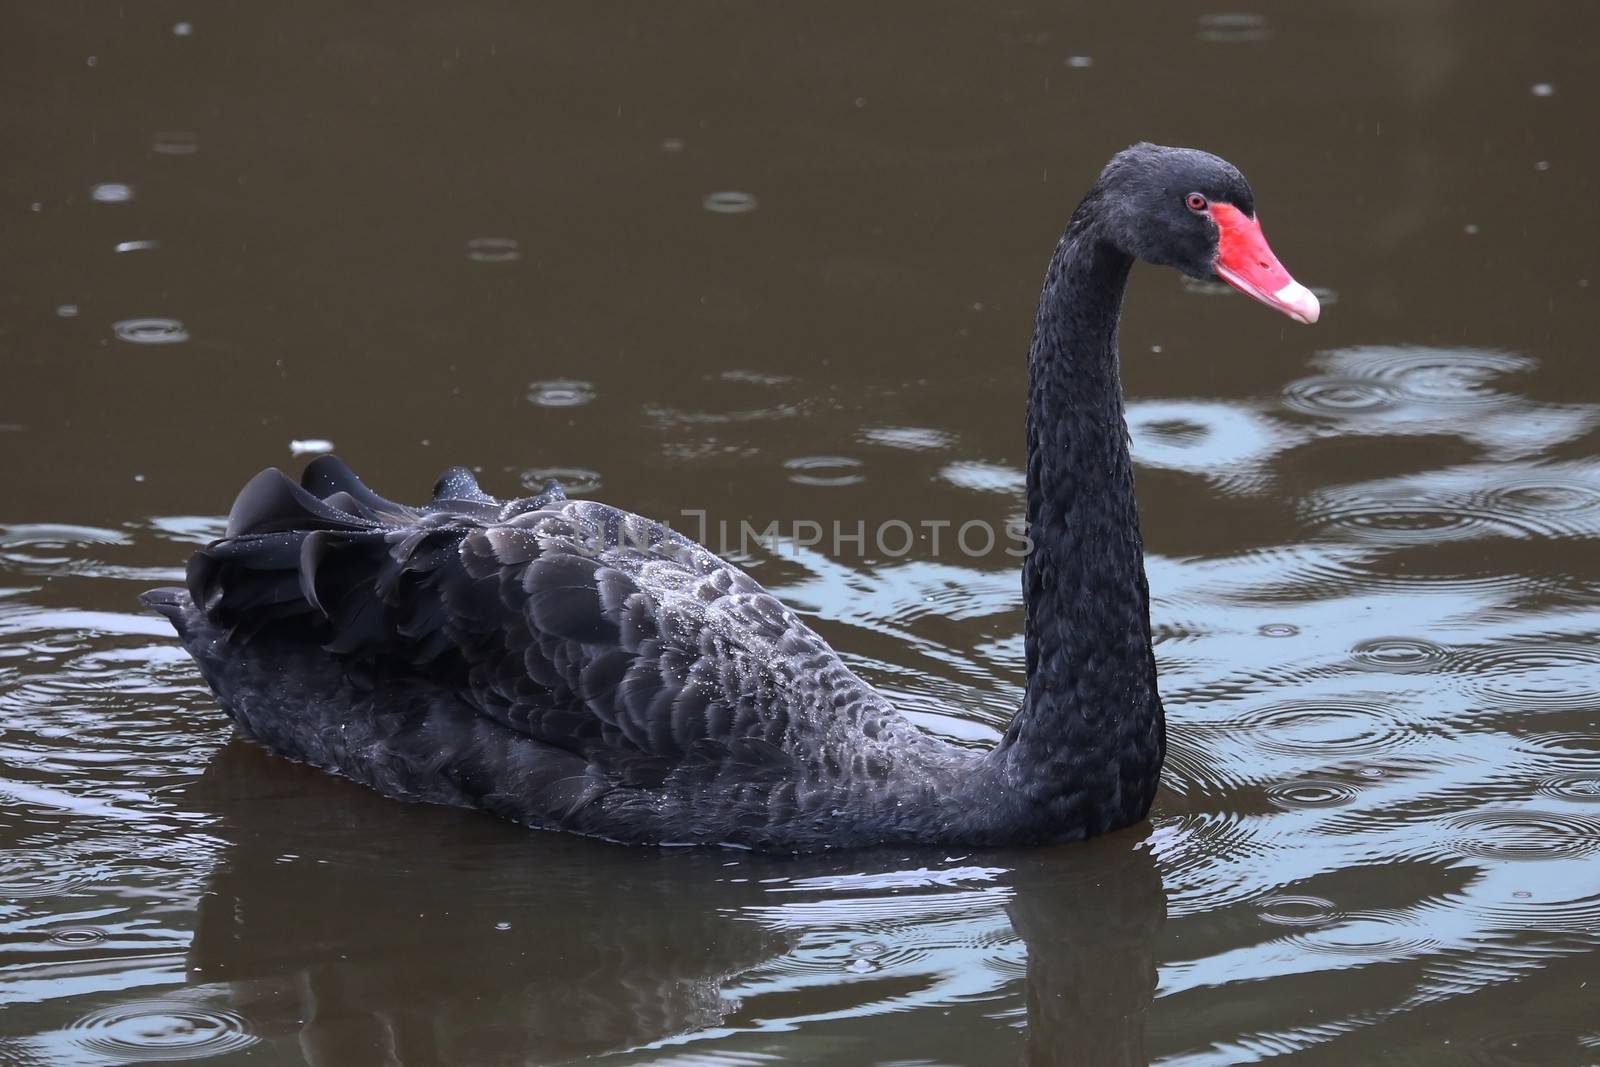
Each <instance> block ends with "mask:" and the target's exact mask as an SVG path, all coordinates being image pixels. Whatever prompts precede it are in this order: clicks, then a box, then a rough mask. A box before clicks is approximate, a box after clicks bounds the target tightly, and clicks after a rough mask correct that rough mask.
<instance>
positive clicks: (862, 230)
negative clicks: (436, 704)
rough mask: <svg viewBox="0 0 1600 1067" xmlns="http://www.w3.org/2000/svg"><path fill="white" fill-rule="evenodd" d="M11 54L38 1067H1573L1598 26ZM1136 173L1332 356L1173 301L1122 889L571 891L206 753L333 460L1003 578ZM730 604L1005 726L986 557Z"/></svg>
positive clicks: (805, 568) (1189, 294) (1239, 306)
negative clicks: (190, 629) (1162, 740)
mask: <svg viewBox="0 0 1600 1067" xmlns="http://www.w3.org/2000/svg"><path fill="white" fill-rule="evenodd" d="M3 22H4V24H5V30H4V32H3V33H0V69H3V70H4V71H5V75H4V80H5V85H6V89H5V96H4V103H3V105H0V143H3V145H4V153H3V157H0V218H3V222H0V231H3V242H0V246H3V249H4V264H5V265H4V268H3V269H4V280H5V284H4V286H3V287H0V289H3V291H0V309H3V310H0V361H3V363H0V366H3V369H4V380H5V389H4V397H3V399H0V454H3V455H4V463H3V468H0V520H3V522H4V526H3V527H0V630H3V632H4V635H5V637H4V643H3V644H0V844H3V847H4V851H3V852H0V964H4V968H3V970H0V1004H4V1005H5V1006H4V1008H3V1009H0V1061H3V1062H6V1063H18V1064H66V1063H107V1064H109V1063H127V1062H136V1061H158V1062H166V1061H174V1060H186V1059H190V1058H199V1057H206V1056H213V1057H217V1058H220V1059H224V1060H226V1059H229V1058H239V1059H249V1060H251V1061H252V1062H261V1063H299V1062H310V1063H315V1064H329V1065H344V1064H366V1063H374V1064H376V1063H404V1064H408V1065H410V1064H428V1063H448V1064H488V1063H546V1062H561V1061H564V1060H568V1059H578V1058H582V1057H585V1056H592V1055H597V1054H609V1055H611V1056H613V1057H614V1058H616V1059H619V1060H621V1061H623V1062H629V1063H644V1062H651V1063H726V1064H751V1063H756V1062H760V1061H765V1060H773V1059H776V1060H783V1061H787V1062H806V1063H839V1064H854V1063H862V1064H865V1063H900V1064H910V1063H950V1064H989V1063H1004V1062H1015V1061H1018V1060H1025V1061H1028V1062H1035V1063H1058V1062H1059V1063H1086V1064H1121V1063H1145V1062H1147V1061H1149V1062H1161V1063H1168V1064H1185V1065H1188V1064H1216V1063H1230V1062H1238V1061H1248V1060H1256V1059H1266V1058H1277V1057H1284V1056H1297V1057H1299V1058H1300V1059H1301V1060H1304V1061H1306V1062H1312V1063H1328V1064H1351V1063H1376V1062H1383V1063H1465V1062H1485V1063H1537V1064H1572V1063H1600V954H1597V952H1596V948H1597V943H1600V645H1597V644H1596V640H1595V639H1596V635H1597V634H1600V567H1597V563H1600V554H1597V552H1596V546H1597V545H1600V540H1597V539H1600V372H1597V371H1596V369H1595V361H1596V355H1597V353H1596V351H1595V337H1596V336H1597V331H1600V312H1597V304H1596V296H1597V292H1600V264H1597V263H1596V260H1595V248H1596V238H1597V235H1600V196H1597V195H1596V194H1597V192H1600V186H1597V183H1596V174H1597V170H1596V167H1597V163H1600V142H1597V141H1596V139H1595V137H1594V133H1593V121H1594V115H1595V106H1594V105H1595V101H1596V100H1597V99H1600V60H1597V58H1596V57H1597V56H1600V47H1597V46H1600V40H1597V37H1600V33H1597V31H1600V9H1596V8H1595V7H1594V6H1593V5H1587V4H1580V3H1560V2H1551V3H1540V4H1531V5H1530V4H1524V5H1515V6H1507V5H1489V4H1451V3H1445V2H1437V0H1436V2H1419V3H1407V4H1396V3H1385V2H1381V0H1371V2H1369V3H1364V4H1319V5H1315V6H1312V5H1302V4H1288V3H1274V4H1267V5H1257V6H1254V7H1251V8H1249V9H1248V10H1243V11H1241V10H1217V9H1211V8H1208V7H1206V6H1204V5H1189V6H1183V5H1172V4H1169V3H1157V2H1143V3H1130V4H1115V5H1103V6H1093V7H1084V6H1080V5H1071V6H1061V5H1055V6H1051V5H1046V4H1034V3H1013V4H1009V5H1001V6H991V7H985V6H983V5H967V6H957V5H943V4H939V5H929V4H911V3H901V2H894V3H888V4H877V5H868V6H862V5H844V4H836V5H825V6H821V7H818V6H816V5H810V6H808V7H806V8H805V9H804V10H802V9H799V8H785V7H781V6H776V7H775V6H766V7H757V6H747V5H731V4H693V5H682V4H678V5H660V4H657V5H617V4H609V3H606V4H582V5H580V4H564V5H532V4H516V3H509V2H499V3H496V2H488V3H470V4H452V5H425V4H403V5H389V6H387V7H374V6H372V5H354V4H338V3H323V4H296V5H290V6H285V5H281V4H280V5H244V4H237V3H232V4H194V3H188V2H151V3H126V4H122V5H117V4H111V3H103V4H78V3H43V2H34V3H13V4H9V5H6V10H5V13H4V16H3ZM1138 138H1149V139H1152V140H1159V141H1166V142H1169V143H1189V144H1195V145H1199V146H1202V147H1206V148H1210V149H1212V150H1215V151H1218V152H1220V153H1222V154H1224V155H1226V156H1228V157H1229V158H1231V159H1233V160H1234V161H1236V162H1238V163H1239V164H1240V165H1241V166H1243V167H1244V169H1245V170H1246V172H1247V173H1248V174H1249V175H1250V176H1251V178H1252V180H1253V181H1254V183H1255V185H1256V189H1257V194H1258V200H1259V203H1260V204H1261V206H1262V213H1263V216H1264V217H1265V219H1266V223H1267V231H1268V233H1269V235H1270V236H1271V238H1272V241H1273V243H1274V246H1275V247H1276V249H1277V250H1278V252H1279V253H1280V254H1281V255H1282V257H1283V259H1284V261H1285V262H1286V263H1287V264H1288V265H1289V267H1290V268H1291V269H1292V270H1294V271H1295V273H1296V274H1297V275H1298V276H1299V277H1300V278H1301V279H1302V280H1303V281H1305V282H1307V283H1308V284H1311V285H1313V286H1317V287H1321V288H1319V292H1320V293H1321V294H1322V295H1323V296H1324V298H1325V304H1326V305H1328V306H1327V310H1326V312H1325V315H1324V320H1323V323H1322V324H1321V325H1319V326H1318V327H1316V328H1315V329H1304V328H1301V327H1297V326H1295V325H1293V324H1291V323H1288V322H1287V321H1286V320H1284V319H1282V318H1281V317H1279V316H1276V315H1273V314H1272V313H1270V312H1268V311H1266V310H1264V309H1262V308H1259V307H1256V306H1254V305H1251V304H1249V303H1247V302H1246V301H1244V300H1242V299H1240V298H1238V297H1236V296H1221V295H1217V294H1213V293H1212V292H1210V291H1207V290H1203V289H1195V288H1192V287H1186V286H1185V285H1184V284H1182V283H1181V282H1180V281H1179V279H1178V278H1176V277H1175V276H1173V275H1172V274H1170V273H1164V272H1154V271H1140V272H1138V274H1137V275H1136V278H1135V282H1134V287H1133V292H1132V294H1131V298H1130V302H1129V306H1128V309H1127V315H1126V319H1125V322H1124V329H1123V351H1124V365H1125V370H1126V377H1127V388H1128V395H1129V418H1130V421H1131V423H1132V429H1133V435H1134V439H1135V445H1136V453H1137V456H1138V458H1139V460H1140V463H1141V467H1140V492H1141V502H1142V507H1143V514H1144V528H1145V536H1146V542H1147V545H1148V547H1149V549H1150V551H1151V558H1150V560H1149V568H1150V582H1151V587H1152V590H1153V593H1154V596H1155V606H1154V614H1155V622H1156V626H1157V630H1158V635H1159V638H1160V645H1159V649H1158V653H1159V656H1160V660H1161V666H1162V671H1163V675H1162V678H1163V682H1162V688H1163V691H1164V693H1165V696H1166V701H1167V705H1168V709H1169V714H1170V716H1171V720H1172V722H1171V732H1172V746H1173V747H1172V753H1171V759H1170V763H1169V766H1168V769H1167V773H1166V788H1165V790H1164V792H1163V794H1162V796H1161V797H1160V799H1159V800H1158V803H1157V807H1156V810H1155V812H1154V815H1153V817H1152V819H1151V822H1150V825H1149V826H1148V827H1147V828H1142V829H1140V830H1138V831H1136V832H1131V833H1126V834H1121V835H1116V836H1113V837H1111V838H1108V839H1105V840H1102V841H1098V842H1093V843H1090V844H1087V845H1082V846H1073V847H1065V848H1059V849H1051V850H1045V851H1039V852H1032V853H975V854H949V855H945V854H915V853H892V854H868V855H839V856H826V857H821V858H812V859H806V860H803V861H791V860H773V859H759V858H750V857H747V856H744V855H741V854H737V853H726V852H702V853H685V852H681V851H678V852H672V851H668V852H657V851H647V850H628V849H622V848H617V847H609V846H604V845H598V844H593V843H589V842H583V841H573V840H561V839H553V838H550V837H546V836H539V835H534V834H530V833H527V832H524V831H521V830H518V829H516V828H514V827H511V826H507V825H502V824H500V823H497V822H494V821H493V820H490V819H487V818H484V817H479V816H475V815H473V814H471V813H464V812H454V811H445V810H432V809H425V808H419V807H411V806H406V805H401V804H397V803H393V802H389V801H385V800H383V799H381V798H378V797H376V796H374V795H372V794H369V793H367V792H365V791H363V790H362V789H360V788H357V787H355V786H352V785H348V784H345V783H342V782H339V781H335V780H332V779H329V778H326V777H323V776H321V775H318V774H315V773H313V772H310V771H308V770H306V769H304V768H301V767H298V766H295V765H293V764H290V763H287V762H284V761H281V760H278V759H275V758H273V757H270V756H268V755H266V754H264V753H263V752H261V751H259V750H257V749H255V748H253V747H252V746H250V745H249V744H247V743H245V742H242V741H239V740H233V739H230V732H229V728H228V726H227V725H226V724H225V721H224V719H223V718H222V716H221V715H220V714H219V713H218V711H217V710H216V708H215V707H214V705H213V703H212V701H211V700H210V699H209V697H208V694H207V693H206V692H205V691H204V690H203V689H202V687H201V686H200V684H199V679H198V677H197V675H196V674H195V672H194V671H193V670H191V668H190V666H189V664H188V662H187V660H186V659H185V658H184V656H183V655H182V654H181V653H180V652H179V651H178V649H177V648H176V646H175V644H174V643H173V642H172V641H171V640H170V638H169V635H168V633H167V630H166V626H165V624H164V623H163V622H162V621H160V620H158V619H155V618H152V617H147V616H144V615H141V614H139V612H138V611H137V609H136V606H135V603H134V599H133V598H134V595H135V594H136V593H137V592H138V591H139V590H141V589H143V588H145V587H147V586H150V585H152V584H158V583H161V582H168V581H171V580H173V579H175V578H176V577H177V576H178V575H179V573H180V566H181V562H182V560H183V558H184V557H185V555H186V554H187V553H188V552H189V551H190V550H191V548H192V546H193V545H195V544H197V543H200V542H202V541H204V540H206V539H207V538H209V537H211V536H214V535H215V534H216V533H217V532H218V531H219V529H220V515H221V513H222V512H223V511H224V510H225V509H226V507H227V504H228V502H229V501H230V500H231V498H232V494H233V492H234V491H235V490H236V489H237V487H238V486H239V485H240V484H241V483H242V482H243V480H244V479H245V478H246V477H247V476H248V475H250V474H251V473H253V472H254V471H255V470H256V469H257V468H258V467H260V466H264V465H267V464H272V463H278V464H294V463H298V462H299V460H297V459H295V458H294V457H292V456H291V454H290V452H291V447H292V442H300V444H299V445H298V446H297V447H299V448H301V449H305V448H308V447H309V448H315V447H319V446H318V445H317V444H316V442H319V441H329V442H332V443H333V444H334V445H335V446H337V448H338V450H339V452H340V453H341V454H342V455H343V456H345V457H346V458H347V459H348V460H349V461H350V462H351V463H352V464H353V465H354V466H355V467H356V468H357V469H358V470H360V471H362V473H363V474H365V475H367V476H368V478H369V479H370V480H371V481H372V483H373V484H374V485H375V486H376V487H377V488H379V489H380V490H383V491H387V492H389V493H391V494H392V495H395V496H399V497H402V498H404V497H408V496H409V497H421V496H422V495H424V494H425V492H426V491H427V489H428V487H429V486H430V485H431V483H432V479H433V477H434V476H435V475H436V474H437V472H438V471H439V470H440V469H441V468H442V467H444V466H446V465H447V464H450V463H455V462H465V463H475V464H479V465H481V471H482V476H483V478H484V481H485V483H486V485H488V487H489V488H490V489H491V490H494V491H498V492H501V493H502V494H504V495H512V494H515V493H516V492H517V491H518V487H519V486H522V485H536V484H538V483H539V482H540V481H541V480H542V479H543V478H544V477H546V476H548V475H549V474H551V473H556V474H557V475H558V476H560V477H562V478H564V479H566V480H568V481H569V482H571V483H574V484H576V485H578V486H580V487H584V488H586V489H587V490H589V491H596V492H599V493H600V494H602V495H604V496H605V497H606V498H607V499H609V500H611V501H613V502H615V503H618V504H622V505H625V506H628V507H631V508H633V509H635V510H638V511H641V512H644V513H646V514H652V515H657V516H660V517H663V518H669V519H675V520H678V521H680V522H682V521H684V520H682V518H681V516H683V515H684V513H685V512H690V511H695V510H703V511H704V512H705V513H706V514H707V515H708V516H710V517H711V518H712V519H713V520H722V519H726V520H729V521H731V522H734V523H735V524H736V523H737V522H738V521H739V520H750V521H752V522H754V523H756V524H757V525H764V524H765V523H767V522H769V521H773V520H778V521H780V522H783V523H792V522H794V521H797V520H811V521H816V522H819V523H824V524H831V523H833V522H835V521H837V522H840V523H843V524H845V525H846V528H847V529H853V528H854V524H855V523H856V522H857V521H862V522H866V523H867V524H869V526H868V528H869V529H871V528H873V527H874V526H875V525H876V524H880V523H884V522H887V521H889V520H894V519H900V520H903V521H907V522H910V523H919V522H922V521H924V520H938V519H949V520H952V521H953V522H955V523H957V524H959V523H961V522H965V521H968V520H972V519H977V520H983V521H985V522H988V523H992V524H995V525H996V526H999V525H1003V524H1004V523H1005V522H1006V521H1007V520H1008V519H1009V518H1011V517H1012V516H1014V515H1015V514H1016V513H1017V512H1018V511H1019V509H1020V498H1019V485H1020V480H1021V475H1020V470H1019V464H1020V461H1021V450H1022V393H1023V387H1024V377H1025V368H1024V360H1023V356H1024V353H1025V351H1026V346H1027V339H1028V332H1029V329H1030V325H1031V315H1032V310H1033V304H1034V299H1035V294H1036V292H1037V286H1038V283H1039V279H1040V276H1041V273H1042V270H1043V267H1044V263H1045V260H1046V258H1047V256H1048V254H1049V251H1050V249H1051V247H1052V245H1053V243H1054V241H1055V237H1056V235H1057V233H1058V232H1059V230H1060V228H1061V226H1062V224H1063V222H1064V220H1065V218H1066V215H1067V214H1068V212H1069V211H1070V209H1071V207H1072V205H1073V204H1074V203H1075V202H1076V198H1077V196H1078V195H1079V194H1080V193H1081V192H1082V190H1083V188H1084V187H1085V186H1086V185H1087V183H1088V182H1089V181H1090V180H1091V179H1092V177H1093V175H1094V173H1095V172H1096V170H1097V169H1098V167H1099V165H1100V164H1101V162H1102V161H1103V160H1104V159H1105V158H1106V157H1107V156H1108V155H1109V154H1110V153H1111V152H1112V151H1114V150H1115V149H1116V148H1118V147H1120V146H1121V145H1123V144H1125V143H1127V142H1129V141H1131V140H1134V139H1138ZM307 442H311V444H309V445H308V444H307ZM747 561H748V564H749V565H750V566H751V567H752V568H754V570H755V573H756V574H757V575H758V576H759V577H760V578H761V579H762V580H763V581H764V582H766V583H767V584H768V586H769V587H770V588H772V589H773V590H774V591H775V592H777V593H779V594H780V595H781V596H783V597H785V598H786V599H788V600H789V601H790V602H791V603H793V604H795V605H796V606H797V607H799V608H800V609H802V610H803V611H804V612H805V613H806V614H807V615H808V616H809V617H812V618H814V619H815V620H816V622H817V625H818V626H819V627H820V628H821V629H822V631H823V632H824V634H825V635H827V636H828V637H829V638H830V639H831V640H833V641H834V642H835V643H836V644H837V646H838V647H839V648H840V649H841V650H843V651H844V652H845V653H846V654H847V656H848V657H849V658H850V659H851V661H852V662H853V663H854V664H856V665H857V666H858V667H859V668H860V669H861V670H862V671H863V672H864V673H865V674H866V675H867V677H868V678H869V679H871V680H872V681H874V682H875V683H877V684H879V685H881V686H882V687H883V688H884V689H886V690H887V691H889V692H892V693H894V694H895V695H896V696H897V697H898V698H900V699H901V700H902V701H903V702H904V703H905V704H906V706H908V707H910V708H913V709H914V710H916V712H917V714H918V715H919V716H920V719H921V721H922V722H924V723H926V724H927V725H928V726H929V727H930V728H931V729H935V730H938V731H941V732H943V733H946V734H950V735H955V736H961V737H969V738H985V737H992V736H993V735H994V734H995V732H996V730H997V729H998V728H999V727H1000V726H1001V724H1002V723H1003V722H1004V721H1005V719H1006V717H1007V716H1008V714H1009V713H1010V711H1011V709H1012V708H1013V707H1014V705H1015V704H1016V702H1017V700H1018V697H1019V694H1020V684H1021V678H1020V664H1021V638H1020V633H1021V606H1020V602H1019V587H1018V581H1017V577H1016V573H1015V571H1016V561H1015V560H1014V559H1013V558H1011V557H1010V556H1008V555H1006V554H1005V553H1004V552H1003V551H1001V550H999V549H997V550H996V551H994V552H992V553H988V554H982V555H976V556H974V555H969V554H965V553H961V552H958V551H953V550H952V549H951V548H950V546H949V542H948V540H947V541H946V543H945V544H944V545H942V546H941V547H940V548H939V549H938V550H935V548H934V547H933V545H932V544H931V542H930V541H928V540H926V539H925V540H923V541H921V542H919V543H918V544H917V545H916V546H915V547H914V548H913V549H912V550H911V551H910V552H909V554H903V555H902V554H896V553H891V552H884V551H879V550H878V548H877V546H874V545H872V544H871V543H870V542H869V543H868V544H867V545H866V546H865V550H862V549H860V548H858V547H857V546H856V545H854V544H852V543H850V542H845V543H842V544H840V545H838V546H835V545H832V544H824V545H822V546H816V547H809V548H798V547H795V546H793V545H790V546H789V548H788V549H787V550H785V551H781V552H778V553H776V554H774V553H770V552H765V551H761V550H755V551H752V552H751V553H750V554H749V556H748V560H747Z"/></svg>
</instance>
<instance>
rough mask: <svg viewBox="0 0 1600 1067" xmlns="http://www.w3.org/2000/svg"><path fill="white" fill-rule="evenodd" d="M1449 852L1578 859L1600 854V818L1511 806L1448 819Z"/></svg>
mask: <svg viewBox="0 0 1600 1067" xmlns="http://www.w3.org/2000/svg"><path fill="white" fill-rule="evenodd" d="M1445 825H1446V827H1447V828H1448V830H1449V831H1451V833H1450V840H1449V842H1448V844H1447V845H1446V850H1447V852H1448V853H1449V854H1450V855H1453V856H1458V857H1460V856H1466V857H1472V858H1476V859H1489V860H1557V859H1576V858H1578V857H1581V856H1591V855H1594V854H1595V853H1597V852H1600V819H1596V818H1593V817H1591V816H1586V815H1573V814H1568V813H1566V812H1557V811H1528V810H1524V809H1521V808H1505V809H1500V810H1490V811H1473V812H1468V813H1466V814H1464V815H1457V816H1454V817H1453V818H1450V819H1447V820H1445Z"/></svg>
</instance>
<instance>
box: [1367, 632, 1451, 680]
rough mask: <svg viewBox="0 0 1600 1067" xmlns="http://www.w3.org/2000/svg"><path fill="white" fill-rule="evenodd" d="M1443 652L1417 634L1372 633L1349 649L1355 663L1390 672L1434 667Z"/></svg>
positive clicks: (1408, 672)
mask: <svg viewBox="0 0 1600 1067" xmlns="http://www.w3.org/2000/svg"><path fill="white" fill-rule="evenodd" d="M1445 655H1446V652H1445V649H1444V648H1443V647H1441V646H1440V645H1436V644H1434V643H1433V642H1432V641H1425V640H1423V639H1422V638H1420V637H1374V638H1372V639H1371V640H1367V641H1363V642H1361V643H1360V644H1358V645H1356V646H1355V647H1354V648H1352V649H1351V650H1350V658H1351V659H1352V660H1354V661H1355V664H1356V666H1358V667H1362V668H1365V669H1366V670H1372V671H1384V672H1387V673H1390V674H1417V673H1420V672H1423V671H1431V670H1436V669H1437V668H1438V667H1439V665H1440V664H1441V663H1442V662H1443V661H1444V658H1445Z"/></svg>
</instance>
